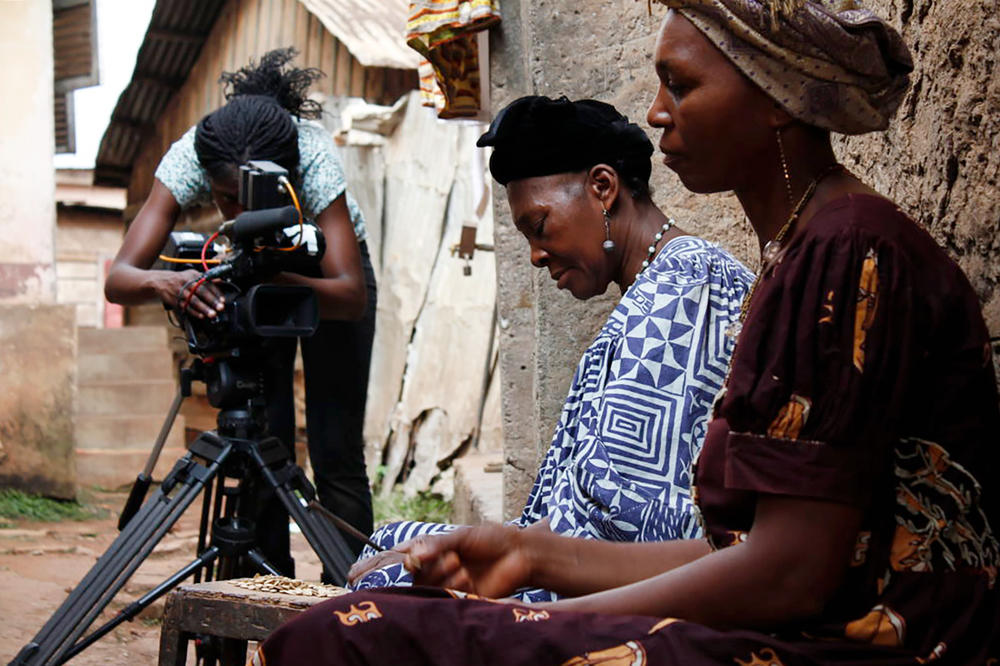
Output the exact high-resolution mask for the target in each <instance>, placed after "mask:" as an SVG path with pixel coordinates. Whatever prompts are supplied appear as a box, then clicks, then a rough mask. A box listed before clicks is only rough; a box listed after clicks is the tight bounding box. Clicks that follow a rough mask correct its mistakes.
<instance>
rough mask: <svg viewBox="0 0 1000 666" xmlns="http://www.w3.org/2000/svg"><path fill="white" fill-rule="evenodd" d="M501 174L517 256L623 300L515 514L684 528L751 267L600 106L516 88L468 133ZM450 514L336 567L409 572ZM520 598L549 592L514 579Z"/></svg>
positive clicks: (656, 530) (381, 578)
mask: <svg viewBox="0 0 1000 666" xmlns="http://www.w3.org/2000/svg"><path fill="white" fill-rule="evenodd" d="M479 145H480V146H492V147H493V154H492V156H491V158H490V171H491V173H492V175H493V177H494V178H495V179H496V180H497V181H498V182H499V183H500V184H502V185H504V186H506V188H507V198H508V202H509V203H510V207H511V213H512V217H513V220H514V224H515V226H516V227H517V229H518V230H519V231H520V232H521V233H522V234H523V235H524V236H525V238H526V239H527V240H528V243H529V245H530V246H531V262H532V264H534V265H535V266H538V267H540V268H547V269H548V271H549V274H550V275H551V277H552V279H554V280H556V281H557V283H558V287H559V288H560V289H568V290H569V291H570V292H571V293H572V294H573V295H574V296H575V297H577V298H580V299H587V298H590V297H592V296H596V295H598V294H602V293H604V291H605V290H606V289H607V288H608V286H609V285H610V283H612V282H614V283H615V284H617V285H618V287H619V288H620V289H621V292H622V300H621V302H620V303H619V304H618V306H617V307H616V308H615V310H614V311H613V312H612V313H611V316H610V317H609V319H608V321H607V323H606V324H605V325H604V327H603V328H602V329H601V331H600V333H599V334H598V335H597V338H596V339H595V340H594V342H593V343H592V344H591V345H590V347H589V348H588V349H587V350H586V352H585V353H584V355H583V358H582V359H581V360H580V364H579V366H578V367H577V370H576V374H575V376H574V377H573V382H572V385H571V386H570V390H569V395H568V396H567V397H566V402H565V404H564V406H563V410H562V414H561V416H560V418H559V422H558V424H557V425H556V429H555V434H554V436H553V438H552V444H551V446H550V448H549V451H548V453H547V455H546V457H545V460H544V461H543V463H542V466H541V469H540V471H539V473H538V476H537V478H536V480H535V483H534V487H533V489H532V491H531V494H530V496H529V498H528V502H527V505H526V506H525V508H524V511H523V513H522V514H521V516H520V518H518V519H517V520H516V521H514V524H516V525H518V526H520V527H522V528H525V529H549V530H551V531H553V532H555V533H557V534H562V535H566V536H576V537H587V538H593V539H603V540H608V541H663V540H669V539H679V538H685V539H687V538H694V537H698V536H700V535H701V527H700V525H699V521H698V518H697V516H696V514H695V509H694V505H693V503H692V498H691V469H690V468H691V462H692V460H693V459H694V458H695V457H696V455H697V453H698V450H699V449H700V447H701V443H702V441H703V439H704V435H705V428H706V423H707V420H708V414H709V408H710V406H711V403H712V400H713V398H714V397H715V395H716V393H717V392H718V391H719V389H720V387H721V386H722V382H723V380H724V378H725V373H726V367H727V364H728V362H729V355H730V353H731V352H732V346H733V340H732V338H731V337H730V336H729V335H727V329H729V327H730V324H731V323H732V322H735V321H737V320H738V318H739V311H740V305H741V303H742V301H743V296H744V294H745V293H746V291H747V289H748V288H749V285H750V284H751V282H752V280H753V275H752V274H751V273H750V271H748V270H747V269H746V268H745V267H744V266H743V265H742V264H741V263H740V262H739V261H737V260H736V259H735V258H733V257H732V256H731V255H730V254H729V253H728V252H726V251H725V250H723V249H722V248H721V247H719V246H717V245H715V244H713V243H709V242H708V241H705V240H702V239H700V238H697V237H694V236H691V235H688V234H687V233H686V232H684V231H682V230H681V229H679V228H678V227H676V226H675V225H674V222H673V220H672V219H670V218H668V217H667V216H665V215H664V214H663V213H662V212H661V211H660V210H659V209H658V208H657V207H656V205H655V204H654V203H653V201H652V199H651V197H650V193H649V175H650V171H651V165H650V156H651V155H652V152H653V146H652V144H651V143H650V141H649V139H648V137H647V136H646V135H645V133H644V132H643V131H642V129H640V128H639V127H638V126H637V125H635V124H633V123H629V122H628V119H627V118H625V117H624V116H622V115H621V114H620V113H618V112H617V111H616V110H615V109H614V107H612V106H610V105H608V104H603V103H601V102H596V101H593V100H580V101H576V102H571V101H569V100H567V99H566V98H560V99H558V100H552V99H549V98H547V97H534V96H533V97H524V98H521V99H519V100H516V101H515V102H513V103H511V104H510V105H509V106H508V107H507V108H505V109H504V110H502V111H501V112H500V113H499V114H498V115H497V117H496V119H495V120H494V121H493V123H492V124H491V125H490V128H489V131H487V132H486V134H484V135H483V136H482V137H481V138H480V140H479ZM460 527H461V526H458V525H445V524H440V523H421V522H413V521H404V522H399V523H393V524H390V525H387V526H385V527H382V528H381V529H379V530H377V531H376V532H375V534H374V535H373V537H372V538H373V540H374V541H375V542H376V543H378V544H379V545H380V546H382V547H384V548H387V549H389V550H387V551H384V552H380V553H376V552H375V550H374V549H372V548H370V547H367V548H366V549H365V550H364V551H363V552H362V554H361V558H360V559H359V561H358V562H357V563H356V564H355V566H354V567H353V569H352V570H351V575H350V579H351V584H352V585H353V586H354V587H355V588H356V589H367V588H374V587H385V586H399V585H408V584H410V582H411V580H412V579H411V577H410V575H409V573H408V572H407V571H406V570H405V569H404V568H403V565H402V562H403V559H404V558H405V554H406V551H407V549H408V547H409V545H410V544H412V540H413V539H414V538H416V537H419V536H422V535H430V534H439V533H443V532H448V531H452V530H454V529H458V528H460ZM517 596H518V597H519V598H520V599H521V600H523V601H529V602H532V601H548V600H552V599H554V598H555V595H554V594H553V593H552V592H550V591H547V590H538V589H530V590H529V589H525V590H521V591H520V592H519V593H518V595H517Z"/></svg>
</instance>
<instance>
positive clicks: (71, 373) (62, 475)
mask: <svg viewBox="0 0 1000 666" xmlns="http://www.w3.org/2000/svg"><path fill="white" fill-rule="evenodd" d="M0 386H2V387H3V390H0V487H14V488H20V489H22V490H26V491H29V492H36V493H41V494H45V495H50V496H53V497H63V498H67V499H68V498H73V497H75V495H76V483H75V481H76V472H75V467H74V460H73V413H74V402H75V398H76V320H75V315H74V309H73V306H70V305H40V304H36V305H9V304H3V305H0Z"/></svg>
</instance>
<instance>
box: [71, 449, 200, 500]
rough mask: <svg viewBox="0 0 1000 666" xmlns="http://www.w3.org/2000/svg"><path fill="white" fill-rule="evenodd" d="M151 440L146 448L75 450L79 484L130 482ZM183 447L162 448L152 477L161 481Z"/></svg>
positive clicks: (103, 485) (106, 485)
mask: <svg viewBox="0 0 1000 666" xmlns="http://www.w3.org/2000/svg"><path fill="white" fill-rule="evenodd" d="M151 450H152V443H150V445H149V446H148V447H146V448H137V449H130V450H124V451H122V450H107V449H77V450H76V474H77V483H78V484H79V485H80V486H98V487H100V488H108V489H117V488H122V487H125V486H130V485H132V482H133V481H135V477H136V476H138V475H139V472H141V471H142V469H143V467H145V465H146V461H147V460H148V459H149V452H150V451H151ZM186 451H187V450H186V449H185V448H184V447H178V446H171V447H166V446H165V447H163V450H162V451H161V452H160V458H159V460H158V462H157V464H156V467H155V468H154V470H153V480H154V481H162V480H163V477H164V476H166V475H167V474H168V473H169V472H170V470H171V469H172V468H173V466H174V463H176V462H177V461H178V460H179V459H180V457H181V456H183V455H184V454H185V453H186Z"/></svg>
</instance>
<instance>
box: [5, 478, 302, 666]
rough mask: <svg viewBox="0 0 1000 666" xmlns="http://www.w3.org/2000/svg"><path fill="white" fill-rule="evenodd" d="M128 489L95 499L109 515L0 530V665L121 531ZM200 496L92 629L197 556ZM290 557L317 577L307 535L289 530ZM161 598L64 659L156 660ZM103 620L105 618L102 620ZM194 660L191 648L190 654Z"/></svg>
mask: <svg viewBox="0 0 1000 666" xmlns="http://www.w3.org/2000/svg"><path fill="white" fill-rule="evenodd" d="M125 497H126V494H125V493H102V494H100V495H98V496H97V497H96V502H97V503H98V504H99V505H101V506H104V507H106V508H107V510H108V517H106V518H103V519H99V520H88V521H83V522H76V521H66V522H58V523H39V522H29V521H19V522H16V524H15V526H14V527H12V528H4V529H0V626H2V630H0V664H6V663H7V662H9V661H10V660H11V659H13V658H14V656H15V655H16V654H17V653H18V651H20V649H21V648H22V647H23V646H24V644H25V643H27V642H28V641H30V640H31V639H32V638H33V637H34V636H35V634H36V633H37V632H38V630H39V629H41V627H42V625H43V624H45V622H46V621H47V620H48V618H49V617H50V616H51V615H52V613H53V612H54V611H55V610H56V609H57V608H58V607H59V604H61V603H62V602H63V600H64V599H65V598H66V595H67V593H68V592H69V591H70V589H72V587H73V586H74V585H75V584H76V583H77V582H78V581H79V580H80V579H81V578H83V576H84V575H85V574H86V573H87V571H88V570H89V569H90V568H91V566H93V564H94V562H95V560H96V559H97V557H99V556H100V555H101V554H102V553H103V552H104V551H105V550H107V548H108V546H109V545H110V544H111V542H112V541H113V540H114V538H115V537H116V536H117V534H118V529H117V522H118V512H119V510H120V509H121V507H122V506H123V505H124V502H125ZM200 510H201V501H200V499H198V500H195V502H193V503H192V505H191V506H190V507H189V508H188V511H187V512H186V513H185V514H184V516H182V517H181V519H180V520H179V521H177V523H176V524H175V525H174V527H173V529H172V530H171V531H170V532H169V533H168V534H167V535H166V536H165V537H164V538H163V540H162V541H160V543H159V544H158V545H157V547H156V549H155V550H154V551H153V553H152V554H151V555H150V556H149V557H148V558H147V559H146V561H145V562H143V563H142V565H141V566H140V567H139V569H138V571H136V572H135V574H134V575H133V576H132V579H131V580H130V581H129V582H128V583H126V585H125V587H124V588H123V589H122V590H121V591H120V592H119V593H118V596H117V597H116V598H115V599H114V600H113V601H112V603H111V604H110V605H109V606H108V608H107V609H105V611H104V613H103V614H102V615H101V616H100V617H99V618H98V621H97V622H95V624H94V626H99V624H101V623H103V622H104V621H106V620H108V619H110V618H111V617H113V616H114V614H115V612H117V611H118V610H119V609H121V608H122V607H123V606H125V605H126V604H128V603H130V602H132V601H134V600H136V599H138V598H139V597H141V596H142V595H143V594H144V593H145V592H147V591H148V590H149V589H151V588H153V587H155V586H156V585H158V584H159V583H160V582H162V581H163V580H164V579H165V578H167V577H168V576H169V575H170V574H172V573H174V572H175V571H177V570H178V569H180V568H181V567H182V566H183V565H185V564H187V563H188V562H190V561H191V560H192V559H193V558H194V555H195V546H196V543H197V536H198V516H199V512H200ZM292 556H293V557H294V558H295V565H296V573H297V574H298V577H299V578H301V579H303V580H310V581H318V580H319V575H320V569H321V566H320V562H319V559H318V558H317V557H316V554H315V553H313V552H312V550H311V549H310V547H309V544H308V543H307V542H306V540H305V538H304V537H303V536H302V535H301V534H298V533H296V532H294V531H293V534H292ZM163 601H164V598H163V597H161V598H160V599H159V600H157V602H156V603H155V604H153V605H152V606H150V607H149V608H148V609H146V611H144V612H143V613H142V615H141V616H140V617H139V618H137V619H136V620H134V621H132V622H126V623H123V624H121V625H120V626H118V627H117V628H116V629H115V630H114V631H113V632H111V633H110V634H108V635H107V636H105V637H104V638H102V639H101V640H100V641H98V642H97V643H95V644H94V645H91V646H90V647H89V648H87V649H86V650H84V651H83V652H82V653H81V654H79V655H78V656H77V657H76V658H75V659H73V660H71V661H70V662H69V663H71V664H74V665H76V666H97V665H98V664H101V665H104V664H155V663H156V660H157V653H158V651H159V640H160V617H161V615H162V610H163ZM102 618H103V619H102ZM188 654H189V656H188V661H189V663H193V657H192V654H193V650H189V652H188Z"/></svg>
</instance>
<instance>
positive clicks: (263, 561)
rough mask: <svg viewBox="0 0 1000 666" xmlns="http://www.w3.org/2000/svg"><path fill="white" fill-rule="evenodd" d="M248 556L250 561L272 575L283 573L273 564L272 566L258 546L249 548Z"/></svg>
mask: <svg viewBox="0 0 1000 666" xmlns="http://www.w3.org/2000/svg"><path fill="white" fill-rule="evenodd" d="M247 557H249V558H250V561H251V562H253V563H254V564H256V565H257V568H258V569H260V570H261V571H263V572H264V573H269V574H271V575H272V576H280V575H281V572H280V571H278V570H277V569H275V568H274V567H273V566H271V563H270V562H268V561H267V558H266V557H264V554H263V553H261V552H260V551H259V550H257V549H256V548H251V549H250V550H248V551H247Z"/></svg>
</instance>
